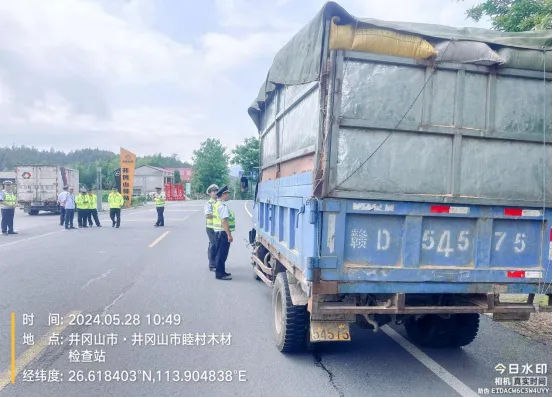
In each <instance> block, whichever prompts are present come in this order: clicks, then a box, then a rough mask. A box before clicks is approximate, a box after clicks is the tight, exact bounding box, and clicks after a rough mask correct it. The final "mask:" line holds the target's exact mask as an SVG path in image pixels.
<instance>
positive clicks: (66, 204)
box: [58, 185, 124, 229]
mask: <svg viewBox="0 0 553 398" xmlns="http://www.w3.org/2000/svg"><path fill="white" fill-rule="evenodd" d="M97 202H98V196H97V195H96V194H95V193H94V192H92V191H91V190H90V189H86V188H82V189H81V190H80V192H79V194H78V195H75V193H74V188H73V187H69V186H67V185H65V186H64V187H63V192H61V193H60V194H59V195H58V203H59V204H60V225H62V226H63V225H64V226H65V229H76V228H75V227H74V226H73V220H74V218H75V212H76V213H77V225H78V226H79V228H88V227H89V226H90V227H92V225H94V224H95V225H96V227H101V226H102V225H101V224H100V219H99V217H98V209H97ZM123 203H124V200H123V196H122V195H121V194H120V193H119V192H118V191H117V188H113V189H112V191H111V193H110V194H109V196H108V204H109V209H110V211H109V215H110V218H111V222H112V225H111V226H112V227H117V228H119V226H120V225H121V207H123ZM93 219H94V224H93V223H92V220H93Z"/></svg>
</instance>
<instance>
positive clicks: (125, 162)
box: [121, 148, 136, 207]
mask: <svg viewBox="0 0 553 398" xmlns="http://www.w3.org/2000/svg"><path fill="white" fill-rule="evenodd" d="M135 165H136V155H135V154H134V153H132V152H130V151H127V150H126V149H124V148H121V194H122V195H123V198H124V199H125V206H127V207H128V206H130V205H131V200H132V187H133V183H134V168H135Z"/></svg>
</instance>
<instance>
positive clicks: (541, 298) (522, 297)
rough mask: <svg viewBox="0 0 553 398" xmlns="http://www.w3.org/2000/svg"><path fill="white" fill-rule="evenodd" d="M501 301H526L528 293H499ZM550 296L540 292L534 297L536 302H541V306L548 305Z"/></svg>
mask: <svg viewBox="0 0 553 398" xmlns="http://www.w3.org/2000/svg"><path fill="white" fill-rule="evenodd" d="M499 300H500V301H501V302H511V303H525V302H526V301H527V300H528V295H527V294H501V295H499ZM547 300H548V297H547V296H546V295H545V294H538V295H536V296H535V297H534V303H539V305H540V307H547V305H548V301H547Z"/></svg>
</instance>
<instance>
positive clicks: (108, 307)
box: [102, 293, 123, 316]
mask: <svg viewBox="0 0 553 398" xmlns="http://www.w3.org/2000/svg"><path fill="white" fill-rule="evenodd" d="M121 297H123V293H121V294H120V295H119V296H117V297H116V298H115V300H113V301H112V302H111V303H109V304H108V305H106V306H105V307H104V311H103V312H102V316H104V315H106V314H107V313H108V311H109V309H110V308H111V307H113V305H114V304H115V303H116V302H118V301H119V299H120V298H121Z"/></svg>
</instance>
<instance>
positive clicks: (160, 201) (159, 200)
mask: <svg viewBox="0 0 553 398" xmlns="http://www.w3.org/2000/svg"><path fill="white" fill-rule="evenodd" d="M154 202H156V210H157V222H156V223H155V224H154V227H163V226H165V218H163V212H164V211H165V194H164V193H163V192H161V188H159V187H156V193H154Z"/></svg>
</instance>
